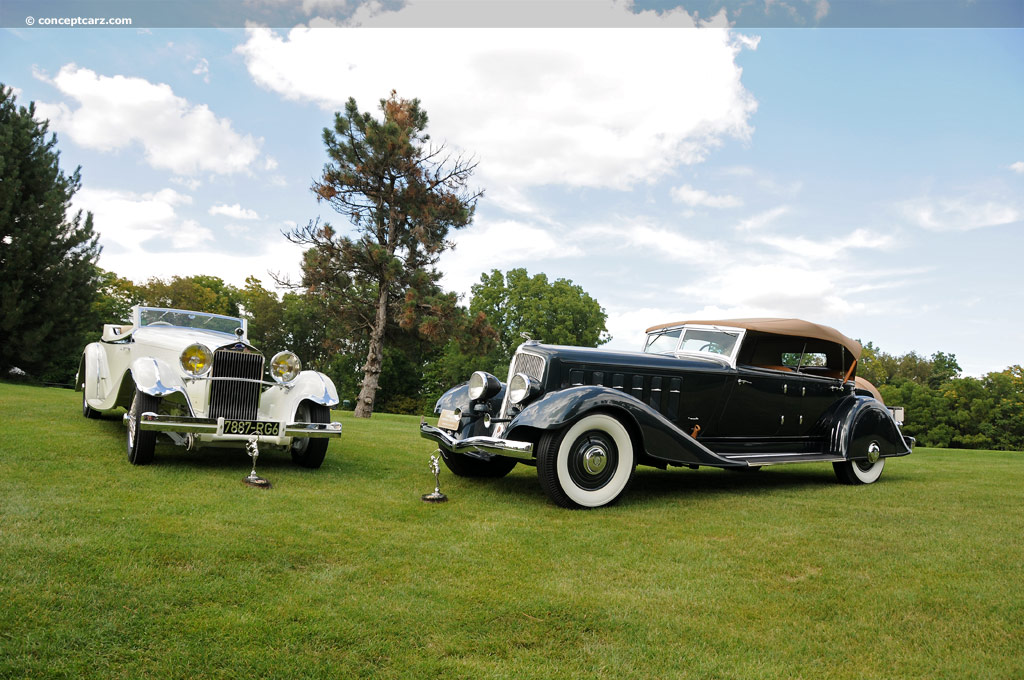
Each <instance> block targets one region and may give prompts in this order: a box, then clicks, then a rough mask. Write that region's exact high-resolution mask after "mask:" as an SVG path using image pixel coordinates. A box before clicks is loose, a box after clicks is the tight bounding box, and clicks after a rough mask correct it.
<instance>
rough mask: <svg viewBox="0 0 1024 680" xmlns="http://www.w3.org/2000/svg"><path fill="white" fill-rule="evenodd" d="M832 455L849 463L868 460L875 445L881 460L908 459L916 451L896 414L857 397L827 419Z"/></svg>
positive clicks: (867, 398) (837, 408) (825, 421)
mask: <svg viewBox="0 0 1024 680" xmlns="http://www.w3.org/2000/svg"><path fill="white" fill-rule="evenodd" d="M823 425H824V426H825V428H826V432H828V433H829V437H828V449H829V450H828V453H832V454H835V455H840V456H843V457H844V458H847V459H848V460H864V459H866V458H867V457H868V449H869V447H870V446H871V444H872V443H874V444H876V445H877V446H878V448H879V457H881V458H888V457H891V456H905V455H907V454H908V453H910V452H911V451H912V450H913V446H914V440H913V438H911V437H904V436H903V433H902V432H901V431H900V428H899V426H898V425H897V424H896V421H894V420H893V419H892V414H891V413H890V412H889V409H887V408H886V407H885V405H884V404H882V402H880V401H878V400H877V399H875V398H874V397H870V396H866V395H863V394H855V395H851V396H849V397H847V398H846V399H844V400H843V401H841V402H839V404H838V405H837V406H836V407H835V408H834V409H833V410H832V412H831V413H829V414H827V415H826V416H825V419H824V422H823Z"/></svg>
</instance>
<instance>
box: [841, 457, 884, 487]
mask: <svg viewBox="0 0 1024 680" xmlns="http://www.w3.org/2000/svg"><path fill="white" fill-rule="evenodd" d="M884 467H885V458H879V459H878V460H876V461H875V462H874V463H870V462H868V461H866V460H847V461H843V462H841V463H832V468H833V469H834V470H835V471H836V477H838V478H839V481H841V482H842V483H843V484H873V483H875V482H877V481H878V478H879V477H881V476H882V468H884Z"/></svg>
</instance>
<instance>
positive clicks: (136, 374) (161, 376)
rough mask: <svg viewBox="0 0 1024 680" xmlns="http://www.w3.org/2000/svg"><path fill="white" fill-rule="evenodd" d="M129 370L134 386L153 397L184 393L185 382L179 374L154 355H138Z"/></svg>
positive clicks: (186, 396)
mask: <svg viewBox="0 0 1024 680" xmlns="http://www.w3.org/2000/svg"><path fill="white" fill-rule="evenodd" d="M129 371H130V372H131V374H132V380H133V381H134V382H135V387H136V388H137V389H138V390H140V391H142V392H145V393H146V394H150V395H152V396H154V397H166V396H167V395H168V394H173V393H174V392H180V393H181V394H182V395H185V398H186V400H187V399H188V395H187V394H186V393H185V383H184V381H183V380H182V378H181V374H180V373H179V372H178V371H177V370H176V369H174V368H172V367H171V366H170V365H169V364H168V363H167V362H165V361H161V360H160V359H157V358H155V357H140V358H138V359H136V360H135V361H133V362H132V364H131V367H130V368H129Z"/></svg>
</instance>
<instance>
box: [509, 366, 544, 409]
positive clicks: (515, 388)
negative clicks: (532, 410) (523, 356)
mask: <svg viewBox="0 0 1024 680" xmlns="http://www.w3.org/2000/svg"><path fill="white" fill-rule="evenodd" d="M538 392H540V383H539V382H537V381H536V380H534V379H533V378H531V377H530V376H528V375H526V374H525V373H516V374H515V375H514V376H512V379H511V380H510V381H509V382H508V400H509V401H510V402H512V403H513V404H521V403H523V402H524V401H526V400H527V399H529V398H530V397H532V396H533V395H535V394H537V393H538Z"/></svg>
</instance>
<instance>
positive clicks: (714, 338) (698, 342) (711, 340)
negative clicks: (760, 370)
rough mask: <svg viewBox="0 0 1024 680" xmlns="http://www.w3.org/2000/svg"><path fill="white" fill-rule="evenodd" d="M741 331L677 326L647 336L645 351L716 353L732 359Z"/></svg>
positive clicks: (650, 352)
mask: <svg viewBox="0 0 1024 680" xmlns="http://www.w3.org/2000/svg"><path fill="white" fill-rule="evenodd" d="M739 337H740V332H739V331H732V330H729V331H727V330H722V329H718V328H675V329H673V330H670V331H664V332H661V333H652V334H650V335H648V336H647V346H646V347H644V351H645V352H647V353H649V354H672V353H675V352H686V353H688V354H716V355H720V356H721V357H722V358H724V359H727V360H728V359H731V358H732V355H733V352H734V351H735V350H736V341H737V340H738V339H739Z"/></svg>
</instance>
